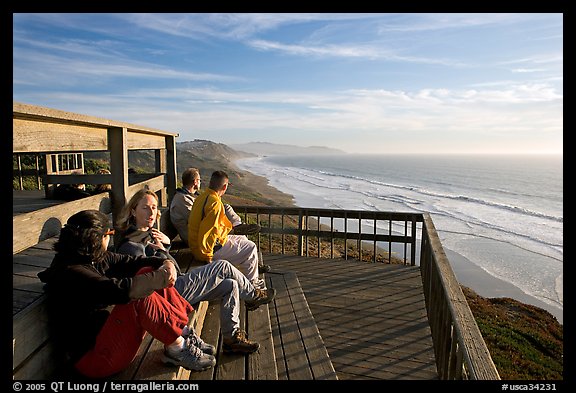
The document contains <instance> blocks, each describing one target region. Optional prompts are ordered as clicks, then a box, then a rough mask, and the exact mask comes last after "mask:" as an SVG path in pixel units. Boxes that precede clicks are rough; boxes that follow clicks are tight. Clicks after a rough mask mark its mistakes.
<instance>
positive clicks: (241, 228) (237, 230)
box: [233, 224, 261, 235]
mask: <svg viewBox="0 0 576 393" xmlns="http://www.w3.org/2000/svg"><path fill="white" fill-rule="evenodd" d="M233 229H234V232H233V233H234V235H254V234H256V233H258V232H260V229H261V227H260V225H258V224H239V225H236V226H235V227H234V228H233Z"/></svg>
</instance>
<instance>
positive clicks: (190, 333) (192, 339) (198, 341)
mask: <svg viewBox="0 0 576 393" xmlns="http://www.w3.org/2000/svg"><path fill="white" fill-rule="evenodd" d="M182 337H184V338H185V339H186V340H188V345H189V346H190V345H194V346H196V347H198V348H200V350H201V351H202V352H204V353H207V354H208V355H212V356H214V355H216V347H215V346H214V345H212V344H208V343H207V342H205V341H204V340H202V338H200V336H199V335H197V334H196V332H195V331H194V329H191V328H190V327H188V326H185V327H184V330H182Z"/></svg>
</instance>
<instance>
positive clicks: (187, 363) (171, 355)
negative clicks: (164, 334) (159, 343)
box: [162, 345, 216, 371]
mask: <svg viewBox="0 0 576 393" xmlns="http://www.w3.org/2000/svg"><path fill="white" fill-rule="evenodd" d="M162 362H164V363H167V364H173V365H174V366H182V367H184V368H186V369H188V370H192V371H204V370H207V369H209V368H210V367H214V366H215V365H216V358H215V357H214V356H212V355H208V354H206V353H204V352H202V351H201V350H200V348H198V347H196V346H195V345H190V346H188V347H187V348H182V349H180V350H179V351H178V352H172V351H171V350H169V349H164V354H163V356H162Z"/></svg>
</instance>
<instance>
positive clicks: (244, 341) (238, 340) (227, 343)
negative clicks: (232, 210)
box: [222, 329, 260, 353]
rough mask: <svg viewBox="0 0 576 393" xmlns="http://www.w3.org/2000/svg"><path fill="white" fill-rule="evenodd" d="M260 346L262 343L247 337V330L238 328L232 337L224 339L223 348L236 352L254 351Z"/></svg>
mask: <svg viewBox="0 0 576 393" xmlns="http://www.w3.org/2000/svg"><path fill="white" fill-rule="evenodd" d="M258 348H260V344H258V343H257V342H256V341H250V340H248V338H247V337H246V332H245V331H244V330H241V329H237V330H236V333H234V335H233V336H232V337H228V338H225V339H224V340H223V341H222V350H223V351H224V352H236V353H253V352H256V351H257V350H258Z"/></svg>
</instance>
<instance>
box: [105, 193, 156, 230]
mask: <svg viewBox="0 0 576 393" xmlns="http://www.w3.org/2000/svg"><path fill="white" fill-rule="evenodd" d="M146 195H151V196H153V197H154V199H156V203H158V195H156V193H155V192H154V191H151V190H149V189H147V188H143V189H141V190H139V191H137V192H136V193H135V194H134V195H132V198H130V200H129V201H128V203H127V204H125V205H124V206H123V207H122V210H120V214H119V215H118V220H117V221H116V227H117V229H119V230H120V231H125V230H127V229H128V228H129V227H130V225H133V224H135V222H134V216H133V215H132V210H134V209H136V206H137V205H138V203H139V202H140V201H141V200H142V199H143V198H144V197H145V196H146ZM161 215H162V213H160V209H158V213H157V214H156V222H158V220H160V216H161Z"/></svg>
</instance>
